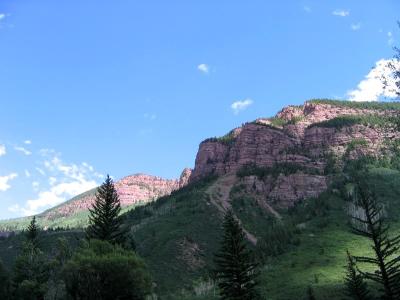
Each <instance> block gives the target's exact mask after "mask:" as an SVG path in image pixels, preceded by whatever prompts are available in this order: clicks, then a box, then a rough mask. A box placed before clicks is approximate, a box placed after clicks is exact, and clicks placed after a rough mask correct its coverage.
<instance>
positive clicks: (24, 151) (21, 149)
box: [14, 146, 32, 155]
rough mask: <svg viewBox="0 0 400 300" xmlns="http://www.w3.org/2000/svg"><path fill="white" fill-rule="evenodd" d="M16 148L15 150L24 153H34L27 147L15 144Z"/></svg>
mask: <svg viewBox="0 0 400 300" xmlns="http://www.w3.org/2000/svg"><path fill="white" fill-rule="evenodd" d="M14 150H15V151H18V152H21V153H23V154H24V155H31V154H32V152H31V151H29V150H27V149H25V148H24V147H19V146H15V147H14Z"/></svg>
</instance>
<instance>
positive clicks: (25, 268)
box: [12, 217, 51, 300]
mask: <svg viewBox="0 0 400 300" xmlns="http://www.w3.org/2000/svg"><path fill="white" fill-rule="evenodd" d="M39 231H40V229H39V227H38V226H37V224H36V218H35V217H33V219H32V221H31V223H30V224H29V226H28V228H27V233H26V240H25V242H24V243H23V245H22V250H21V253H20V254H19V256H18V257H17V258H16V260H15V264H14V272H13V279H12V286H13V291H14V297H15V299H24V300H40V299H43V297H44V295H45V294H46V293H47V290H48V285H47V281H48V279H49V276H50V264H51V263H50V262H49V260H48V258H47V257H46V255H45V254H44V253H43V252H42V251H41V250H40V248H39V246H38V235H39Z"/></svg>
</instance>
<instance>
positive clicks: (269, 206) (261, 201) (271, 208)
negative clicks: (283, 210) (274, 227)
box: [256, 198, 282, 220]
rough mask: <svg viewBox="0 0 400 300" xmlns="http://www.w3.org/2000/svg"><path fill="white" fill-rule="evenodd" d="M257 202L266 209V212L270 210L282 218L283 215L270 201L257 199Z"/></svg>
mask: <svg viewBox="0 0 400 300" xmlns="http://www.w3.org/2000/svg"><path fill="white" fill-rule="evenodd" d="M256 201H257V204H258V205H259V206H260V207H261V208H262V209H264V210H265V211H266V212H270V213H271V214H273V215H274V216H275V217H276V218H277V219H278V220H282V216H281V215H280V214H279V213H278V212H277V211H276V210H275V209H274V208H273V207H272V206H271V205H269V204H268V203H266V202H265V201H263V200H261V199H258V198H257V199H256Z"/></svg>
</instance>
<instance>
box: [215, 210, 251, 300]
mask: <svg viewBox="0 0 400 300" xmlns="http://www.w3.org/2000/svg"><path fill="white" fill-rule="evenodd" d="M223 230H224V235H223V239H222V243H221V248H220V250H219V252H218V253H217V254H216V255H215V263H216V266H217V268H216V274H217V275H216V277H217V280H218V286H219V288H220V295H221V299H225V300H253V299H257V298H258V295H257V292H256V289H255V288H256V286H257V270H256V265H255V264H254V262H253V260H252V257H251V252H250V251H249V250H248V249H247V247H246V244H245V235H244V233H243V230H242V228H241V227H240V224H239V222H238V221H236V220H235V218H234V215H233V213H232V211H228V212H227V213H226V215H225V217H224V222H223Z"/></svg>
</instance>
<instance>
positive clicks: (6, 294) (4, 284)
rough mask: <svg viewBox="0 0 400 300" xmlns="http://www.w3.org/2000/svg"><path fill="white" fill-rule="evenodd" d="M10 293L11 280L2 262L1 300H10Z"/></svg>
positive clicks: (0, 270)
mask: <svg viewBox="0 0 400 300" xmlns="http://www.w3.org/2000/svg"><path fill="white" fill-rule="evenodd" d="M10 293H11V292H10V278H9V275H8V272H7V271H6V270H5V268H4V266H3V262H2V261H1V260H0V299H4V300H8V299H10V297H11V294H10Z"/></svg>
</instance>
